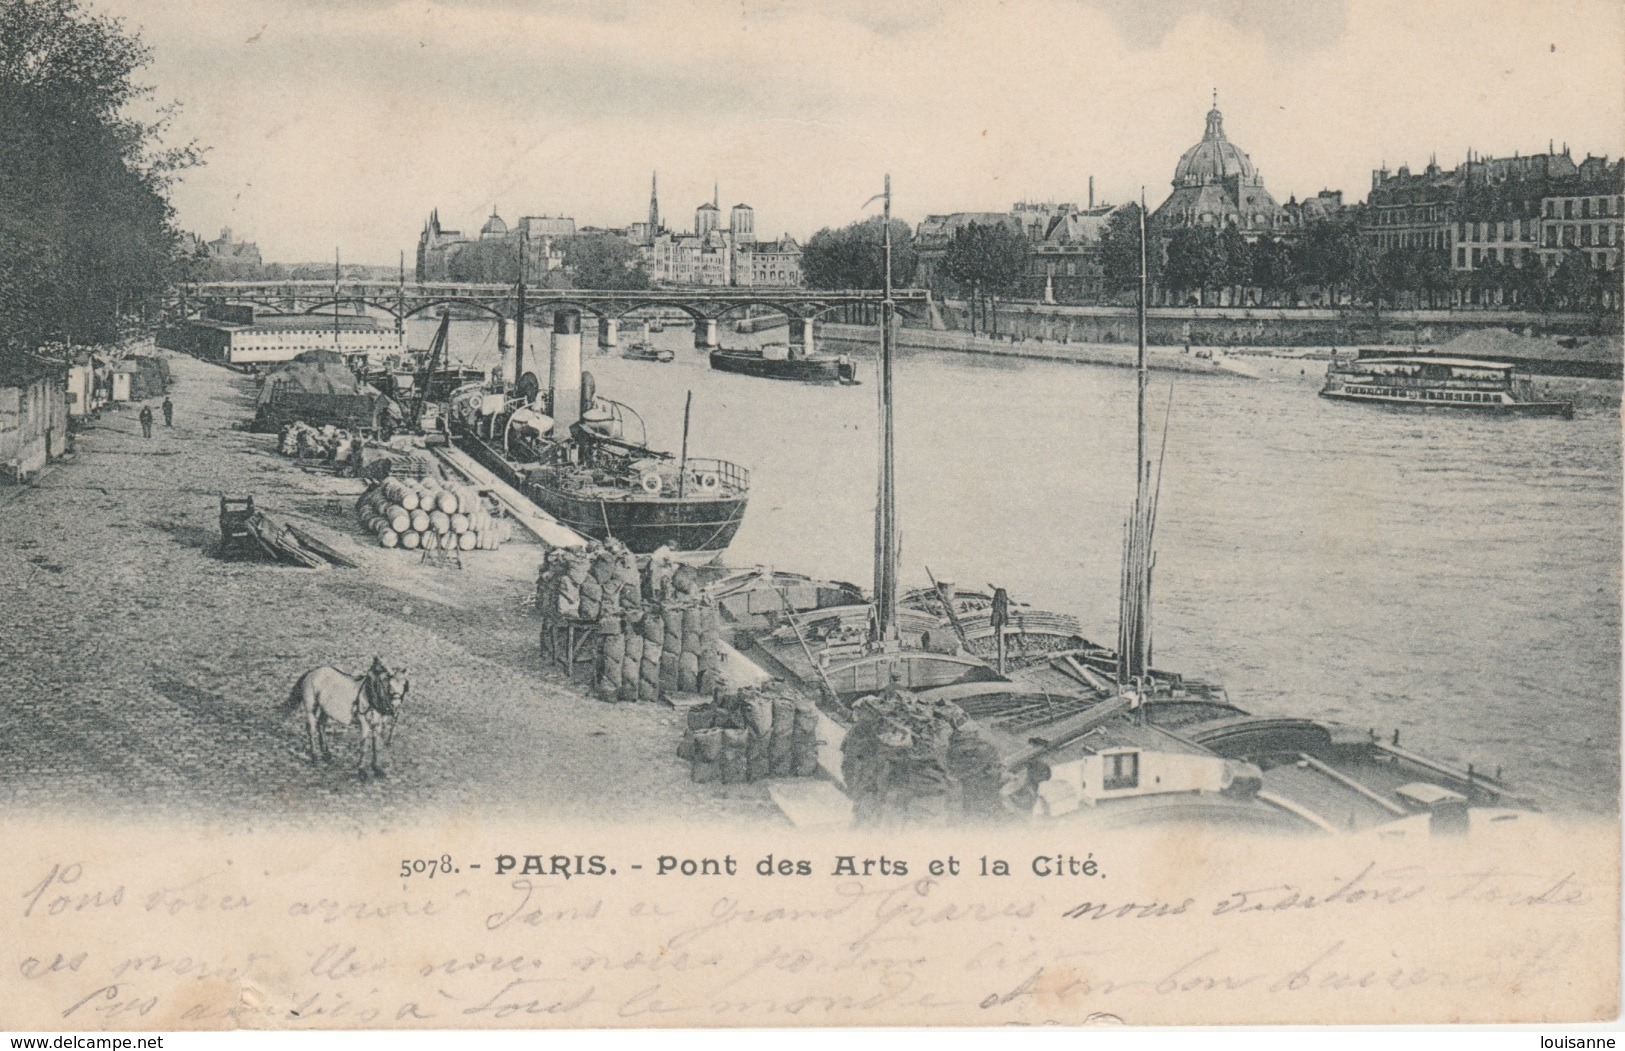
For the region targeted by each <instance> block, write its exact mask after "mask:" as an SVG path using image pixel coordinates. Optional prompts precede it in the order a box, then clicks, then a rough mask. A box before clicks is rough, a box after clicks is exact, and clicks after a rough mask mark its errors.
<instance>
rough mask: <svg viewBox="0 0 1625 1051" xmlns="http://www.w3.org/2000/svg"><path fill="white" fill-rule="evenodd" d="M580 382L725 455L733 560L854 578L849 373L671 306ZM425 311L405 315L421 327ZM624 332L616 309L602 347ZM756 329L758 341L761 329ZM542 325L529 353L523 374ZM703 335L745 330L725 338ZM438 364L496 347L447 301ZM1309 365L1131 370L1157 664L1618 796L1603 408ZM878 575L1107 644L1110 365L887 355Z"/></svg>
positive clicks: (1124, 481)
mask: <svg viewBox="0 0 1625 1051" xmlns="http://www.w3.org/2000/svg"><path fill="white" fill-rule="evenodd" d="M587 321H588V323H587V325H586V326H585V327H586V328H587V329H588V331H587V332H586V333H585V334H584V337H583V341H584V348H583V360H584V363H585V367H586V368H587V369H588V370H589V371H591V372H593V373H594V375H595V377H596V379H597V381H598V389H599V391H600V392H601V393H603V394H605V395H606V396H608V397H612V398H614V399H616V400H618V401H621V402H625V403H627V404H628V405H630V406H632V407H633V408H635V409H636V410H637V411H638V412H639V413H640V414H641V415H642V416H643V417H644V419H645V420H646V421H647V422H648V427H649V438H650V443H651V444H652V445H654V446H656V447H660V448H666V449H670V450H672V451H676V450H677V448H678V446H679V445H680V443H681V439H682V415H683V401H684V395H685V392H687V391H693V394H694V410H693V423H692V430H691V435H690V443H689V447H690V451H691V452H692V453H693V454H694V455H697V456H714V457H720V458H724V459H731V460H735V461H737V462H739V463H741V464H743V465H745V466H747V467H748V468H750V470H751V473H752V482H753V491H752V494H751V503H750V509H749V512H748V514H747V515H746V518H745V524H744V527H743V528H742V529H741V530H740V532H739V535H738V537H737V539H736V540H735V542H734V544H733V546H732V548H731V549H730V550H729V552H728V553H727V556H726V559H727V561H728V562H730V563H732V564H735V565H753V564H763V565H772V566H775V567H777V568H780V569H785V570H791V571H797V572H804V573H808V574H813V575H818V576H825V577H832V578H836V579H845V580H851V581H854V582H857V583H862V584H867V583H868V581H869V579H870V576H871V569H870V558H871V550H872V537H873V521H872V514H873V506H874V498H875V462H876V437H875V431H876V427H875V422H876V421H875V394H876V385H875V383H874V368H873V365H872V363H871V362H869V361H867V360H864V361H863V362H862V363H861V364H860V366H859V369H860V376H861V377H862V379H863V381H864V382H863V385H862V386H858V387H833V388H831V387H812V386H804V385H800V384H791V383H777V382H773V381H769V380H757V379H751V378H747V377H741V376H732V375H727V374H722V373H715V372H712V371H711V370H710V369H709V367H708V366H707V363H706V361H705V359H704V356H703V355H702V354H701V353H700V352H698V351H696V350H695V349H694V348H693V345H692V344H693V337H692V334H691V331H690V330H689V329H687V328H676V329H672V330H670V331H667V332H665V333H662V334H661V335H659V336H657V337H656V340H657V342H659V343H661V344H662V345H665V346H669V347H671V348H672V349H674V350H675V351H676V352H677V360H676V362H674V363H672V364H665V365H661V364H654V363H646V362H634V361H627V360H624V359H622V358H620V357H619V355H618V354H617V353H610V354H601V353H599V351H598V349H597V347H596V345H595V342H594V335H593V331H592V325H591V320H590V319H587ZM432 327H433V322H432V321H417V322H414V323H413V324H412V325H411V326H410V328H409V339H410V342H411V344H412V345H413V346H414V347H422V346H425V345H426V344H427V342H428V339H429V336H430V334H431V332H432ZM633 327H634V326H632V325H625V326H624V328H625V329H627V330H628V331H626V332H623V340H624V339H626V338H628V337H629V336H630V335H631V334H632V333H631V331H630V330H631V329H633ZM780 338H782V336H781V337H780ZM547 340H548V333H547V331H546V330H545V329H542V328H536V329H532V330H530V333H529V336H528V340H527V343H528V346H527V348H526V351H527V358H528V360H529V361H530V362H532V363H533V366H534V367H537V371H538V372H539V374H540V375H541V376H543V377H544V379H545V376H546V356H545V355H546V348H547ZM723 341H724V343H726V344H728V345H737V344H743V343H745V342H747V337H744V336H737V335H734V334H733V333H731V332H725V333H724V334H723ZM452 352H453V357H454V359H456V360H460V361H463V362H466V363H468V364H472V365H478V366H482V367H490V366H491V365H494V364H495V362H496V341H495V332H494V327H493V326H492V325H490V324H488V323H482V322H472V321H470V322H457V323H456V324H455V326H454V331H453V335H452ZM1307 368H1308V371H1309V372H1310V373H1311V375H1309V376H1305V377H1301V378H1300V377H1298V376H1296V375H1290V376H1288V377H1287V378H1284V379H1281V380H1254V379H1246V378H1241V377H1237V378H1233V379H1232V378H1225V377H1208V376H1187V375H1174V374H1172V373H1153V374H1152V381H1151V395H1150V399H1149V403H1150V405H1151V406H1152V411H1151V416H1152V417H1153V420H1154V425H1153V427H1152V431H1153V439H1152V448H1153V450H1154V449H1155V448H1156V447H1157V444H1158V443H1160V441H1161V440H1162V439H1161V431H1162V419H1163V416H1164V412H1165V411H1166V409H1167V408H1168V406H1169V404H1170V390H1171V393H1172V401H1171V404H1172V412H1171V414H1170V415H1169V418H1168V426H1167V455H1166V462H1165V467H1164V470H1163V477H1162V499H1161V510H1160V520H1159V523H1158V533H1157V544H1156V546H1157V563H1156V577H1155V582H1156V588H1155V594H1154V604H1153V610H1154V613H1153V617H1154V632H1155V646H1156V649H1155V658H1156V663H1157V665H1158V667H1163V668H1168V669H1173V670H1177V671H1181V672H1183V673H1185V674H1187V675H1193V676H1198V677H1201V678H1205V679H1210V680H1213V681H1217V682H1220V683H1223V684H1224V685H1225V687H1226V688H1227V689H1228V691H1229V694H1230V697H1231V700H1232V701H1233V702H1235V703H1237V704H1239V705H1240V706H1241V707H1243V708H1246V709H1248V710H1250V711H1254V712H1258V713H1266V714H1283V715H1285V714H1309V715H1314V716H1317V717H1323V718H1326V719H1331V720H1335V721H1340V722H1344V723H1347V724H1350V725H1353V726H1357V727H1374V728H1377V729H1378V730H1379V731H1380V732H1382V733H1383V734H1384V735H1389V734H1391V733H1392V732H1393V731H1394V730H1395V729H1398V730H1399V732H1400V744H1401V745H1403V746H1407V747H1410V748H1413V749H1415V750H1418V751H1421V752H1425V753H1427V754H1430V755H1433V756H1435V757H1437V758H1440V759H1444V760H1447V761H1451V762H1454V763H1458V764H1462V765H1465V764H1467V763H1469V762H1470V763H1473V764H1475V765H1476V766H1477V767H1478V768H1479V769H1482V770H1486V771H1493V770H1494V769H1495V768H1496V767H1502V768H1504V774H1505V776H1506V778H1507V779H1508V780H1510V781H1512V782H1513V783H1514V784H1515V785H1517V786H1518V787H1519V788H1520V789H1523V790H1526V791H1528V792H1531V793H1533V794H1534V795H1535V796H1536V797H1537V798H1538V799H1539V800H1540V801H1541V802H1542V804H1543V805H1544V806H1546V807H1547V808H1548V809H1552V810H1559V811H1581V810H1584V811H1609V812H1612V811H1613V810H1615V809H1616V808H1617V805H1618V792H1619V776H1618V766H1619V740H1620V723H1619V720H1620V569H1621V566H1620V552H1621V465H1620V431H1619V428H1620V420H1619V416H1618V414H1617V411H1614V410H1606V411H1604V410H1588V411H1582V412H1581V413H1580V414H1579V415H1578V416H1577V418H1576V419H1574V420H1572V421H1565V420H1543V419H1527V420H1524V419H1480V418H1473V417H1470V416H1466V415H1451V414H1447V413H1426V414H1414V413H1409V412H1401V411H1392V410H1385V409H1380V408H1374V407H1366V406H1358V405H1354V406H1345V405H1340V404H1337V403H1333V402H1327V401H1325V400H1323V399H1320V398H1317V397H1316V396H1315V389H1316V388H1315V381H1316V379H1318V375H1319V374H1321V373H1323V371H1324V366H1323V365H1321V364H1318V363H1310V364H1309V365H1308V366H1307ZM896 382H897V449H898V452H897V457H898V472H899V479H898V506H899V517H900V522H901V530H902V549H903V574H904V579H905V582H907V583H909V584H914V583H919V584H923V583H925V580H926V574H925V567H926V566H930V567H931V570H932V571H933V572H934V573H935V574H936V576H937V578H938V579H939V580H944V581H949V580H952V581H956V582H959V583H963V584H967V585H987V584H998V585H1001V586H1003V587H1007V588H1008V589H1009V590H1010V592H1011V594H1012V596H1013V597H1015V598H1017V599H1018V600H1021V601H1025V602H1030V603H1032V604H1033V605H1036V606H1042V607H1047V608H1051V609H1058V610H1067V611H1070V612H1072V613H1075V614H1076V615H1077V616H1078V617H1079V618H1080V619H1081V621H1082V623H1083V625H1084V633H1085V634H1086V635H1088V636H1090V637H1091V638H1094V639H1096V640H1099V641H1104V642H1106V643H1108V644H1110V643H1111V642H1112V641H1113V640H1114V639H1115V631H1116V629H1115V623H1116V614H1117V605H1116V604H1117V578H1118V566H1119V561H1120V558H1121V545H1122V524H1123V518H1124V516H1125V514H1126V513H1127V510H1128V506H1129V502H1130V499H1131V497H1132V478H1133V456H1134V454H1133V448H1134V375H1133V373H1132V371H1131V370H1128V369H1116V368H1109V367H1099V366H1086V365H1070V364H1060V363H1052V362H1040V361H1021V360H1014V359H1003V360H1000V359H986V358H976V357H971V356H967V355H960V354H950V353H906V354H904V355H903V356H901V357H900V358H899V360H898V362H897V365H896Z"/></svg>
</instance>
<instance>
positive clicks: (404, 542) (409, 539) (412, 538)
mask: <svg viewBox="0 0 1625 1051" xmlns="http://www.w3.org/2000/svg"><path fill="white" fill-rule="evenodd" d="M422 543H423V534H422V533H402V534H401V546H402V547H404V548H406V549H407V550H408V551H411V550H413V549H415V548H417V547H418V545H420V544H422Z"/></svg>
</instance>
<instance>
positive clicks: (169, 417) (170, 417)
mask: <svg viewBox="0 0 1625 1051" xmlns="http://www.w3.org/2000/svg"><path fill="white" fill-rule="evenodd" d="M164 426H165V427H173V426H175V403H174V402H172V401H170V400H169V395H167V394H166V395H164Z"/></svg>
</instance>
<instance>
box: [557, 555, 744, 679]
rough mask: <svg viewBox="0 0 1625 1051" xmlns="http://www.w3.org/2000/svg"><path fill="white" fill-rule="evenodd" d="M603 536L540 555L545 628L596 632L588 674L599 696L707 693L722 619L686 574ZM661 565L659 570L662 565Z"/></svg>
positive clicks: (715, 671) (717, 663) (718, 664)
mask: <svg viewBox="0 0 1625 1051" xmlns="http://www.w3.org/2000/svg"><path fill="white" fill-rule="evenodd" d="M669 569H670V567H669V564H667V563H664V561H663V560H662V559H659V558H639V557H638V556H636V555H634V554H632V552H631V551H629V550H628V549H627V548H626V546H625V545H624V544H621V543H620V542H619V541H616V540H613V539H612V540H610V541H608V542H607V543H605V544H599V543H596V542H593V543H590V544H589V545H588V546H586V547H582V548H558V549H555V550H553V551H551V552H549V553H548V555H547V558H546V560H545V561H544V562H543V563H542V567H541V571H540V572H539V573H538V575H537V580H536V608H537V611H538V612H539V613H540V614H541V615H542V618H543V620H544V621H545V622H546V623H547V625H548V628H549V632H548V633H546V635H545V637H546V638H548V639H551V638H552V634H551V629H554V628H557V627H560V626H563V625H566V624H569V625H573V626H577V627H579V626H582V625H592V626H593V627H595V628H596V630H597V636H596V646H597V651H596V652H597V661H596V680H597V684H598V692H599V694H600V695H601V696H602V697H603V698H604V699H605V700H612V701H627V702H632V701H648V702H653V701H657V700H659V699H660V698H661V697H663V696H665V697H669V696H672V695H674V694H678V693H698V694H713V693H715V692H716V690H717V688H718V687H719V686H720V685H721V671H722V621H721V618H720V617H719V616H718V613H717V607H716V605H715V603H714V602H713V601H712V600H711V599H710V598H709V597H708V596H705V595H703V594H702V593H701V589H700V587H699V580H698V578H697V577H696V576H695V575H694V574H693V573H692V572H690V573H687V574H684V573H681V572H670V571H669ZM663 570H666V571H663Z"/></svg>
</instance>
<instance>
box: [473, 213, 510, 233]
mask: <svg viewBox="0 0 1625 1051" xmlns="http://www.w3.org/2000/svg"><path fill="white" fill-rule="evenodd" d="M507 236H508V224H507V223H506V222H504V221H503V219H502V216H500V215H498V214H497V210H496V209H495V208H492V209H491V218H489V219H487V220H485V225H484V226H482V227H480V240H482V241H496V240H500V239H501V238H504V237H507Z"/></svg>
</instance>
